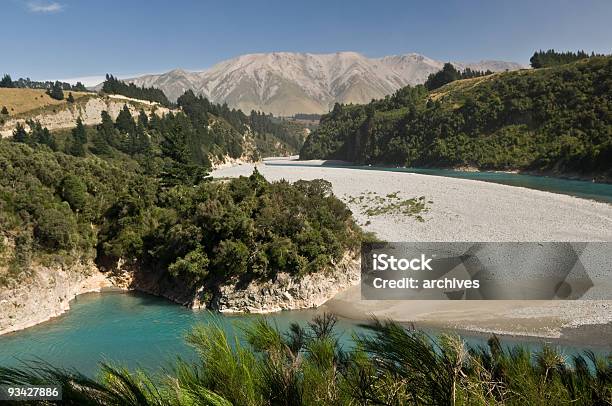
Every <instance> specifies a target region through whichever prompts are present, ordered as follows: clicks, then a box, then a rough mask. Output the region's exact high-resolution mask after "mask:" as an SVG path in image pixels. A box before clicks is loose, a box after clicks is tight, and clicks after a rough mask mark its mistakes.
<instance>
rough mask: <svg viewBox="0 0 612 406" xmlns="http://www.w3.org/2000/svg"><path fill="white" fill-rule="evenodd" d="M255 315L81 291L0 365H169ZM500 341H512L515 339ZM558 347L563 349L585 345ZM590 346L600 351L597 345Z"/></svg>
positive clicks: (19, 335) (299, 318) (351, 326)
mask: <svg viewBox="0 0 612 406" xmlns="http://www.w3.org/2000/svg"><path fill="white" fill-rule="evenodd" d="M315 313H316V310H305V311H287V312H280V313H275V314H272V315H269V316H267V317H268V318H269V319H270V320H271V321H272V322H274V323H276V324H277V325H278V327H279V328H280V329H283V328H284V327H287V326H288V325H289V323H291V322H298V323H300V324H306V323H307V322H308V321H310V320H311V319H312V317H313V315H314V314H315ZM256 317H259V316H255V315H240V316H224V315H220V314H212V313H210V312H208V311H194V310H190V309H187V308H185V307H182V306H179V305H176V304H174V303H171V302H169V301H167V300H164V299H161V298H157V297H154V296H149V295H145V294H139V293H124V292H104V293H91V294H85V295H81V296H79V297H77V299H76V300H74V301H73V302H72V303H71V308H70V310H69V311H68V312H66V313H65V314H63V315H61V316H59V317H57V318H55V319H53V320H51V321H48V322H45V323H42V324H39V325H37V326H34V327H31V328H28V329H25V330H22V331H18V332H15V333H10V334H6V335H4V336H0V365H3V366H8V365H18V364H19V363H20V362H21V360H25V361H27V360H36V359H41V360H44V361H47V362H50V363H51V364H53V365H57V366H62V367H66V368H76V369H77V370H79V371H80V372H83V373H85V374H88V375H92V376H93V375H94V374H95V372H96V370H97V365H98V363H99V362H100V361H103V360H108V361H115V362H120V363H121V364H122V365H125V366H127V367H129V368H132V369H133V368H143V369H148V370H157V369H159V368H160V367H164V366H169V365H170V363H171V362H172V361H173V360H175V359H176V357H177V356H181V357H182V358H184V359H195V353H194V352H193V351H192V350H191V348H190V347H188V346H187V345H186V344H185V342H184V340H183V338H184V336H185V334H186V333H187V332H188V331H190V329H191V328H193V326H194V325H196V324H198V323H209V322H217V323H219V324H220V325H221V326H223V328H224V329H225V330H226V331H228V332H229V333H230V334H234V333H237V334H238V335H239V334H240V326H241V325H244V324H245V323H249V322H252V321H253V320H255V319H256ZM337 327H338V329H337V330H338V333H339V337H340V341H341V343H342V344H343V346H345V347H347V348H348V347H349V346H350V345H351V342H352V340H351V336H352V334H353V333H355V332H357V333H365V330H363V329H362V328H361V327H359V325H358V323H357V322H354V321H350V320H345V319H340V320H339V322H338V325H337ZM433 333H435V332H432V334H433ZM464 339H465V340H466V342H468V343H470V344H472V345H479V344H481V345H484V344H485V343H486V339H485V337H477V336H464ZM504 342H506V343H508V344H512V343H513V342H514V341H513V340H512V339H508V340H505V341H504ZM514 343H515V344H516V342H514ZM520 343H521V344H522V345H527V346H530V347H533V346H535V347H539V346H541V341H538V340H531V341H525V340H521V341H520ZM558 347H559V348H560V349H561V350H562V351H563V352H564V353H566V354H572V353H576V352H577V351H581V350H583V349H585V348H586V347H584V348H577V347H572V346H564V345H559V346H558ZM595 350H596V352H601V351H602V349H601V348H600V349H597V348H595ZM604 351H607V350H604Z"/></svg>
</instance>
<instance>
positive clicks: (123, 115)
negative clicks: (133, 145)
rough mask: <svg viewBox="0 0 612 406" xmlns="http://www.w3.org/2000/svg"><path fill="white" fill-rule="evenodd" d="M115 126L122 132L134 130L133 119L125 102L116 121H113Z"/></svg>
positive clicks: (127, 132)
mask: <svg viewBox="0 0 612 406" xmlns="http://www.w3.org/2000/svg"><path fill="white" fill-rule="evenodd" d="M115 127H116V128H117V129H118V130H119V131H121V132H122V133H126V134H129V133H133V132H134V130H135V125H134V119H133V118H132V113H130V109H129V108H128V106H127V104H124V105H123V109H122V110H121V111H120V112H119V115H117V121H115Z"/></svg>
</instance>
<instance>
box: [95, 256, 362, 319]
mask: <svg viewBox="0 0 612 406" xmlns="http://www.w3.org/2000/svg"><path fill="white" fill-rule="evenodd" d="M104 269H107V270H108V271H107V274H108V275H109V279H111V280H112V281H113V284H114V285H115V286H118V287H121V288H124V289H131V290H138V291H141V292H145V293H149V294H152V295H155V296H161V297H164V298H166V299H169V300H171V301H173V302H175V303H178V304H181V305H183V306H187V307H190V308H193V309H204V308H210V309H211V310H217V311H219V312H222V313H271V312H277V311H281V310H297V309H306V308H312V307H318V306H320V305H322V304H323V303H325V302H326V301H328V300H329V299H331V298H332V297H334V296H335V295H336V294H337V293H339V292H341V291H343V290H345V289H348V288H349V287H351V286H353V285H356V284H357V283H359V280H360V275H361V273H360V272H361V270H360V260H359V255H356V254H354V253H347V254H346V255H345V256H344V257H343V259H342V260H341V261H340V262H339V263H338V264H336V265H335V266H334V267H333V269H330V270H327V271H325V272H323V271H321V272H317V273H312V274H307V275H304V276H302V277H300V276H293V275H290V274H288V273H283V272H281V273H278V274H277V275H276V276H275V277H274V278H273V279H270V280H264V281H262V280H251V281H247V282H245V281H244V280H239V279H235V280H231V281H228V282H225V283H221V284H213V285H212V286H200V287H193V286H190V285H187V284H185V283H183V282H182V281H180V280H176V279H174V278H171V277H169V276H168V274H167V273H166V272H164V271H163V270H158V271H153V270H150V269H148V270H143V269H140V267H139V266H137V265H128V264H125V263H123V262H122V261H119V263H118V264H117V265H115V266H112V267H111V266H107V267H105V268H104Z"/></svg>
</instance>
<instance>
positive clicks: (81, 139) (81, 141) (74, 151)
mask: <svg viewBox="0 0 612 406" xmlns="http://www.w3.org/2000/svg"><path fill="white" fill-rule="evenodd" d="M85 143H87V132H86V131H85V126H84V125H83V121H82V120H81V117H79V118H78V119H77V124H76V127H75V128H73V129H72V143H71V145H70V154H71V155H74V156H85Z"/></svg>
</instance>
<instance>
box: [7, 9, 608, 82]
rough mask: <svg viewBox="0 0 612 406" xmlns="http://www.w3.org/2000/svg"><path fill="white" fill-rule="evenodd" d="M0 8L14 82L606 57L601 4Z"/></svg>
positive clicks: (605, 14)
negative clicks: (407, 56) (276, 66)
mask: <svg viewBox="0 0 612 406" xmlns="http://www.w3.org/2000/svg"><path fill="white" fill-rule="evenodd" d="M0 3H1V4H0V10H1V11H0V41H1V42H0V43H1V44H2V45H1V46H0V50H1V52H0V74H2V73H4V72H7V73H10V74H11V75H12V76H13V77H14V78H17V77H26V76H27V77H30V78H32V79H66V78H81V77H86V76H97V75H103V74H104V73H106V72H109V73H114V74H117V75H119V76H124V77H125V76H130V75H133V74H140V73H155V72H163V71H167V70H170V69H173V68H176V67H181V68H185V69H202V68H206V67H209V66H212V65H213V64H215V63H216V62H219V61H221V60H223V59H228V58H231V57H234V56H237V55H241V54H245V53H254V52H271V51H296V52H313V53H328V52H336V51H356V52H360V53H362V54H364V55H366V56H370V57H378V56H383V55H391V54H403V53H409V52H418V53H421V54H424V55H427V56H429V57H432V58H435V59H440V60H455V61H477V60H481V59H500V60H508V61H516V62H521V63H525V64H526V63H528V60H529V57H530V56H531V54H532V53H533V51H534V50H536V49H540V48H542V49H548V48H556V49H571V50H575V49H584V50H587V51H592V50H594V51H596V52H602V53H611V52H612V23H611V21H612V0H575V1H570V0H567V1H566V0H526V1H524V0H512V1H509V0H506V1H502V0H488V1H479V0H461V1H453V0H448V1H446V0H439V1H432V0H430V1H409V0H403V1H402V0H397V1H382V0H379V1H374V0H371V1H360V0H345V1H333V0H327V1H300V2H291V1H287V0H285V1H236V0H227V1H224V0H216V1H212V2H211V1H195V0H194V1H178V0H175V1H158V0H149V1H137V0H122V1H108V0H105V1H80V0H32V1H28V0H1V1H0Z"/></svg>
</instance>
